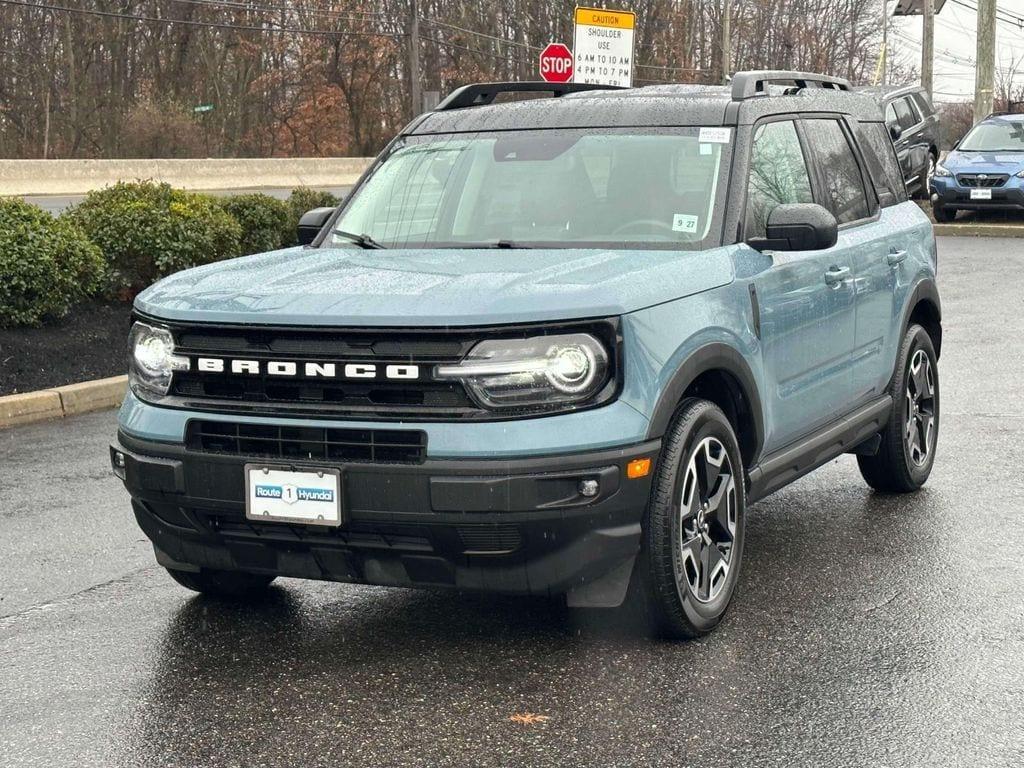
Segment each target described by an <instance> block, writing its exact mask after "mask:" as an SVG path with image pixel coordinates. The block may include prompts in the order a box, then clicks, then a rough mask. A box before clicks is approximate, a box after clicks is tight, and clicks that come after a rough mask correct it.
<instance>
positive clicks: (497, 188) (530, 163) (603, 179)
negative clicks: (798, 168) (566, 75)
mask: <svg viewBox="0 0 1024 768" xmlns="http://www.w3.org/2000/svg"><path fill="white" fill-rule="evenodd" d="M723 130H727V129H717V131H716V132H712V131H707V132H705V133H704V135H703V138H705V139H706V140H705V141H703V142H702V141H700V138H702V136H701V131H700V129H699V128H673V129H670V130H664V131H657V132H654V131H651V132H644V133H637V132H635V131H634V132H632V133H623V132H612V131H609V132H602V133H594V132H593V131H592V130H590V131H584V130H544V131H515V132H497V133H475V134H458V135H446V136H416V137H409V138H406V139H403V140H401V141H400V142H399V143H398V144H396V145H395V147H394V148H393V149H392V151H391V153H390V154H389V155H388V157H387V159H386V160H385V162H384V163H383V164H381V165H380V166H379V167H378V168H377V170H376V171H375V172H374V173H373V174H372V175H371V176H370V178H369V179H367V180H366V182H365V183H364V184H363V185H362V186H360V187H359V188H358V189H357V190H356V191H355V193H354V195H353V197H352V199H351V200H350V201H349V203H348V204H347V205H346V207H345V209H344V210H343V212H342V214H341V215H340V217H339V218H338V219H337V220H336V221H335V222H334V226H333V229H334V232H333V234H332V235H331V236H330V237H328V238H327V239H326V241H325V244H326V245H330V246H346V245H347V246H350V247H383V248H401V247H421V246H429V247H456V248H458V247H461V248H466V247H473V246H477V247H508V248H513V247H541V246H543V247H601V246H622V247H631V248H658V247H661V248H665V247H672V248H691V249H693V248H697V247H699V244H700V243H701V242H702V241H703V240H704V239H705V238H706V237H708V236H709V233H711V232H712V222H713V220H714V218H715V207H716V205H715V199H716V197H717V194H716V193H717V192H718V190H719V189H720V188H721V187H723V186H724V184H720V181H719V180H720V176H721V174H722V169H723V168H725V167H726V163H724V162H723V150H724V149H725V148H726V147H728V146H729V145H728V144H726V143H722V135H721V134H722V131H723Z"/></svg>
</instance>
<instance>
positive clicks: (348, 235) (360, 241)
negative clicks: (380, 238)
mask: <svg viewBox="0 0 1024 768" xmlns="http://www.w3.org/2000/svg"><path fill="white" fill-rule="evenodd" d="M331 234H332V235H340V236H341V237H344V238H345V239H346V240H349V241H351V242H352V243H355V244H356V245H358V246H359V247H360V248H371V249H374V250H377V249H383V248H386V247H387V246H384V245H381V244H380V243H378V242H377V241H376V240H374V239H373V238H372V237H370V236H369V235H357V234H354V233H352V232H346V231H345V230H343V229H335V230H332V231H331Z"/></svg>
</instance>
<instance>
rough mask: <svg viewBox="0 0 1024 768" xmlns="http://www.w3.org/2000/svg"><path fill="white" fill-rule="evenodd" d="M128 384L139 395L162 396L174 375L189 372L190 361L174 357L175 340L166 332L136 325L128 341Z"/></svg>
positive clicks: (144, 325)
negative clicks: (176, 372)
mask: <svg viewBox="0 0 1024 768" xmlns="http://www.w3.org/2000/svg"><path fill="white" fill-rule="evenodd" d="M128 355H129V358H130V359H129V364H128V382H129V384H131V387H132V390H133V391H134V392H135V393H136V394H138V393H140V392H142V393H148V394H153V395H159V396H163V395H166V394H167V390H168V389H170V387H171V375H172V374H173V373H174V371H187V370H188V368H189V363H188V358H187V357H181V356H180V355H176V354H174V337H172V336H171V332H170V331H168V330H167V329H166V328H154V327H153V326H151V325H146V324H145V323H135V324H134V325H133V326H132V330H131V334H130V335H129V337H128Z"/></svg>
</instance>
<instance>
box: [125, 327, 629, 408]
mask: <svg viewBox="0 0 1024 768" xmlns="http://www.w3.org/2000/svg"><path fill="white" fill-rule="evenodd" d="M139 319H140V320H143V321H145V322H154V323H157V324H159V325H163V326H166V327H167V328H168V329H169V330H170V331H171V333H172V334H173V336H174V342H175V353H176V354H177V355H179V356H182V357H185V358H186V359H188V361H189V370H187V371H176V372H175V373H174V376H173V378H172V380H171V386H170V389H169V391H168V394H167V395H166V396H164V397H163V398H161V399H160V400H159V404H161V405H165V406H169V407H175V408H186V409H189V410H193V411H206V412H212V413H218V414H236V415H247V416H258V415H267V416H274V417H286V418H287V417H296V418H297V417H304V416H306V417H316V418H320V419H324V418H336V419H360V420H364V421H394V422H398V421H402V422H415V421H462V420H474V419H476V420H481V421H491V420H496V419H509V418H523V417H526V416H529V415H532V414H533V413H536V410H537V409H534V410H532V411H531V410H530V409H524V411H523V412H522V413H519V412H516V413H511V412H510V413H502V414H496V413H495V412H494V411H491V410H488V409H486V408H483V407H482V406H480V405H479V404H478V403H477V402H476V401H475V400H474V399H473V398H472V397H471V396H470V393H469V391H468V390H467V388H466V386H465V385H464V384H463V383H462V382H461V381H458V380H452V379H442V378H439V377H437V375H436V369H437V366H439V365H454V364H457V363H459V362H461V361H462V360H464V359H465V358H466V356H467V355H468V354H469V352H470V350H472V349H473V347H475V346H476V345H477V344H478V343H479V342H480V341H482V340H484V339H495V338H525V337H529V336H535V335H542V334H563V333H572V332H586V333H592V334H594V335H595V336H597V337H599V338H600V339H601V340H602V341H603V342H604V343H605V344H606V345H607V346H608V349H609V350H610V351H612V353H613V354H612V359H611V361H610V362H611V366H610V369H611V370H610V377H611V378H612V380H613V382H612V384H610V385H609V386H610V387H612V388H614V389H616V390H617V388H618V386H619V382H618V378H619V377H618V374H619V370H620V365H621V359H620V357H619V355H620V350H619V344H620V338H619V332H618V323H617V321H616V320H614V319H612V320H581V321H576V322H572V323H558V324H548V323H535V324H524V325H517V326H511V325H510V326H501V327H494V326H481V327H476V328H462V327H455V328H437V327H434V328H423V329H418V328H330V327H324V328H318V327H310V326H307V327H293V326H284V327H280V326H263V325H225V326H215V325H208V324H205V323H204V324H189V323H180V322H168V321H164V320H156V319H150V318H146V317H144V316H140V317H139ZM364 374H365V375H364ZM606 399H607V398H602V402H604V401H605V400H606ZM595 404H596V403H595Z"/></svg>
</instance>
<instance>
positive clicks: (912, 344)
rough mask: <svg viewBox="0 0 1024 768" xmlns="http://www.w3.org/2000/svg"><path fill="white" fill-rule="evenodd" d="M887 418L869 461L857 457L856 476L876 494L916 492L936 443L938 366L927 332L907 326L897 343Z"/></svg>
mask: <svg viewBox="0 0 1024 768" xmlns="http://www.w3.org/2000/svg"><path fill="white" fill-rule="evenodd" d="M890 394H891V395H892V401H893V406H892V415H891V416H890V417H889V423H888V424H887V425H886V427H885V429H884V430H882V435H881V436H882V442H881V445H880V446H879V449H878V453H876V454H875V455H874V456H858V457H857V464H858V465H859V466H860V473H861V475H862V476H863V477H864V479H865V480H866V481H867V483H868V485H870V486H871V487H872V488H874V489H875V490H879V491H886V492H889V493H909V492H910V491H916V490H917V489H918V488H920V487H921V486H922V485H924V483H925V481H926V480H927V479H928V476H929V475H930V474H931V471H932V466H933V464H934V463H935V445H936V443H937V442H938V438H939V367H938V361H937V360H936V357H935V347H934V346H933V345H932V339H931V337H930V336H929V335H928V332H927V331H926V330H925V329H924V328H922V327H921V326H919V325H911V326H910V327H909V328H908V329H907V332H906V334H904V336H903V342H902V343H901V344H900V355H899V368H897V369H896V376H894V377H893V382H892V385H891V387H890Z"/></svg>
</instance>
